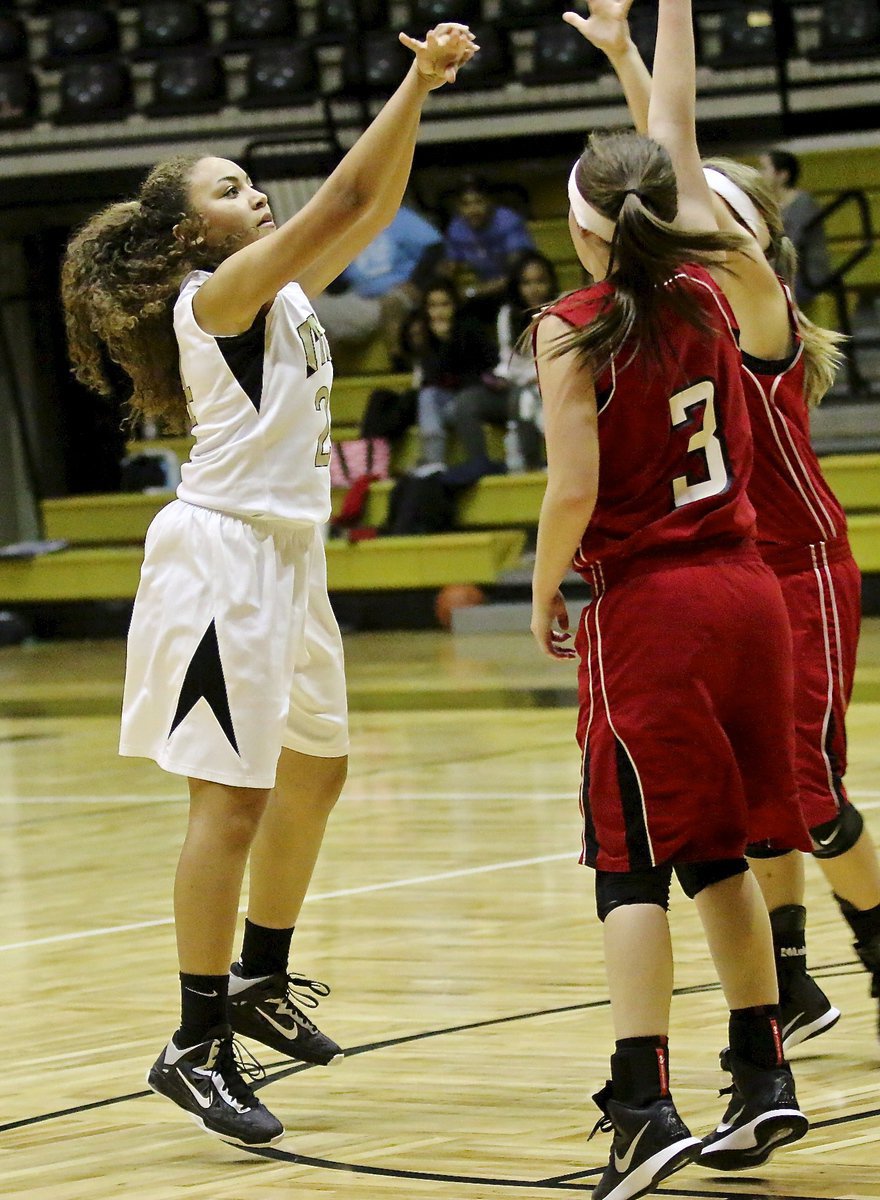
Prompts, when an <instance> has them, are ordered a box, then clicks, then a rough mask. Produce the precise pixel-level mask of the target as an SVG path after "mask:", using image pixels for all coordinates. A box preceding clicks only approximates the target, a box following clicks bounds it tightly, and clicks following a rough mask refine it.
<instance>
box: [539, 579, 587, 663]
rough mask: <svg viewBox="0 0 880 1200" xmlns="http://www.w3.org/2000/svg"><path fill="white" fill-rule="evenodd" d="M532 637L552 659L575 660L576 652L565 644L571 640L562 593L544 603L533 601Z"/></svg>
mask: <svg viewBox="0 0 880 1200" xmlns="http://www.w3.org/2000/svg"><path fill="white" fill-rule="evenodd" d="M531 630H532V635H533V637H534V639H535V641H536V642H537V643H538V645H539V646H540V648H541V649H542V650H543V651H544V653H545V654H548V655H549V656H550V657H551V658H559V659H562V658H575V657H576V656H577V653H576V651H575V650H574V648H573V647H572V646H570V645H566V644H565V643H566V642H568V641H569V640H570V639H571V633H570V632H569V628H568V609H567V608H566V607H565V600H564V599H563V596H562V592H557V593H556V595H555V596H554V597H553V599H552V600H551V601H550V602H549V604H547V603H542V602H541V601H539V600H537V599H533V600H532V622H531Z"/></svg>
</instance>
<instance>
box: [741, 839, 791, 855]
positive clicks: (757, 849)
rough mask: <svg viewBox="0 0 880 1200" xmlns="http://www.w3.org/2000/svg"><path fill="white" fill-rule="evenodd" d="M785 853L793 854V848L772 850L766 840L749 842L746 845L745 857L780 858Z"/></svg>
mask: <svg viewBox="0 0 880 1200" xmlns="http://www.w3.org/2000/svg"><path fill="white" fill-rule="evenodd" d="M786 854H794V850H791V849H789V850H774V849H773V847H772V846H770V845H768V844H767V842H749V844H748V846H746V857H747V858H782V857H783V856H784V855H786Z"/></svg>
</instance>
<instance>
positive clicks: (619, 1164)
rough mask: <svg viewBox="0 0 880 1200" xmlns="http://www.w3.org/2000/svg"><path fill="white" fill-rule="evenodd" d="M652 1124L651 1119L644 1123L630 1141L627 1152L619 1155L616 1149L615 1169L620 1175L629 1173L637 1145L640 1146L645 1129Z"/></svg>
mask: <svg viewBox="0 0 880 1200" xmlns="http://www.w3.org/2000/svg"><path fill="white" fill-rule="evenodd" d="M650 1124H651V1122H650V1121H646V1122H645V1123H644V1125H643V1126H642V1127H641V1129H640V1130H639V1132H638V1133H637V1134H636V1136H635V1137H634V1138H633V1140H632V1141H631V1142H630V1144H629V1149H628V1150H627V1152H626V1154H622V1155H620V1156H618V1154H617V1151H616V1150H615V1152H614V1169H615V1171H617V1172H618V1174H619V1175H625V1174H626V1173H627V1171H628V1170H629V1169H630V1167H631V1166H632V1160H633V1155H634V1154H635V1152H636V1146H638V1144H639V1142H640V1141H641V1139H642V1136H643V1134H644V1132H645V1130H646V1129H647V1128H648V1126H649V1125H650Z"/></svg>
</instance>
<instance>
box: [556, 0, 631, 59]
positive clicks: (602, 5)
mask: <svg viewBox="0 0 880 1200" xmlns="http://www.w3.org/2000/svg"><path fill="white" fill-rule="evenodd" d="M632 2H633V0H587V3H588V6H589V9H590V15H589V16H588V17H582V16H581V15H580V14H579V13H575V12H566V13H563V14H562V19H563V21H565V22H566V23H567V24H568V25H571V27H572V28H573V29H576V30H577V31H578V33H580V34H581V35H582V36H583V37H585V38H586V39H587V41H588V42H592V44H593V45H594V46H595V47H596V49H597V50H601V51H602V53H603V54H605V55H606V56H607V57H608V58H609V59H612V60H613V59H614V58H615V57H616V56H619V55H621V54H623V53H624V52H625V51H626V50H627V48H628V47H629V45H630V35H629V21H628V20H627V17H628V15H629V10H630V8H631V7H632Z"/></svg>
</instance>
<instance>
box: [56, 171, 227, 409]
mask: <svg viewBox="0 0 880 1200" xmlns="http://www.w3.org/2000/svg"><path fill="white" fill-rule="evenodd" d="M197 161H198V157H197V156H191V157H183V156H181V157H177V158H174V159H170V160H168V161H167V162H163V163H160V164H159V165H158V166H156V167H154V168H153V170H152V171H151V172H150V174H149V175H148V176H147V178H146V180H145V181H144V183H143V185H142V187H141V189H140V191H139V193H138V196H137V199H135V200H131V201H126V202H124V203H120V204H112V205H111V206H110V207H109V208H106V209H104V210H103V211H102V212H99V213H97V214H96V215H95V216H94V217H92V218H91V220H90V221H88V222H87V223H86V225H85V226H84V227H83V228H82V229H80V230H79V231H78V232H77V233H76V234H75V235H74V236H73V238H71V240H70V243H69V244H68V247H67V251H66V253H65V257H64V263H63V266H62V272H61V298H62V303H63V306H64V316H65V324H66V328H67V343H68V353H69V355H70V360H71V363H72V366H73V372H74V374H75V375H76V377H77V379H79V380H80V382H82V383H84V384H85V385H86V386H87V387H90V388H92V389H93V390H94V391H96V392H99V393H101V394H102V395H110V392H111V386H110V382H109V380H108V378H107V372H106V358H107V356H109V357H110V358H111V359H113V361H114V362H117V363H119V365H120V366H121V367H122V368H123V369H124V370H125V372H126V373H127V374H128V376H129V377H130V379H131V382H132V385H133V390H132V395H131V398H130V401H129V404H130V408H131V410H132V412H133V413H134V414H135V415H139V416H143V417H147V418H150V419H153V420H156V421H158V422H160V423H161V424H162V425H163V426H164V427H165V428H166V429H168V430H169V431H175V432H176V431H180V430H183V429H185V428H186V400H185V398H184V394H183V388H182V386H181V382H180V369H179V361H178V349H177V341H176V339H175V336H174V328H173V322H172V313H173V308H174V303H175V301H176V299H177V294H178V290H179V288H180V284H181V282H182V281H183V279H184V278H185V276H186V275H188V274H189V272H190V271H192V270H194V269H197V268H204V269H206V270H210V269H212V268H214V267H216V266H217V265H218V263H219V262H220V261H221V260H222V259H223V258H225V257H226V256H227V254H228V253H229V251H230V247H228V246H223V247H216V246H215V247H212V248H210V249H209V248H208V245H207V242H206V239H205V232H206V231H205V228H204V222H203V221H202V219H201V218H200V217H199V216H197V215H195V214H194V213H193V212H192V210H191V205H190V201H189V194H188V188H189V178H190V174H191V172H192V168H193V166H194V165H195V163H196V162H197Z"/></svg>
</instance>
